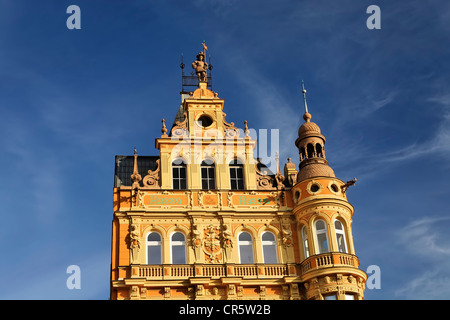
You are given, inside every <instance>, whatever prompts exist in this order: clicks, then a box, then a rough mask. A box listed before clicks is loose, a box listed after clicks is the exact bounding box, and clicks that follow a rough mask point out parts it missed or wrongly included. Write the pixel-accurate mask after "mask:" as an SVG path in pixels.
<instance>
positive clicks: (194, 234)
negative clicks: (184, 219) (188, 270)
mask: <svg viewBox="0 0 450 320" xmlns="http://www.w3.org/2000/svg"><path fill="white" fill-rule="evenodd" d="M191 246H192V249H194V255H195V260H196V261H198V260H200V248H201V247H202V236H201V233H200V230H198V225H197V224H193V225H192V231H191Z"/></svg>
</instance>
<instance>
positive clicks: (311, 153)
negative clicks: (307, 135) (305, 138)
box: [306, 143, 315, 158]
mask: <svg viewBox="0 0 450 320" xmlns="http://www.w3.org/2000/svg"><path fill="white" fill-rule="evenodd" d="M306 151H307V152H308V158H312V157H314V153H315V152H314V145H313V144H311V143H308V144H307V145H306Z"/></svg>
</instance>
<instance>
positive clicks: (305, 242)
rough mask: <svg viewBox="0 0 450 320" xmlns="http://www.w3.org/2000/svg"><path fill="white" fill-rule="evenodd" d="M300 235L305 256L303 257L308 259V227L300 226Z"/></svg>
mask: <svg viewBox="0 0 450 320" xmlns="http://www.w3.org/2000/svg"><path fill="white" fill-rule="evenodd" d="M301 235H302V244H303V254H304V256H305V259H308V258H309V256H310V254H309V241H308V229H307V228H306V226H303V227H302V230H301Z"/></svg>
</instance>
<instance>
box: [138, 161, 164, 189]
mask: <svg viewBox="0 0 450 320" xmlns="http://www.w3.org/2000/svg"><path fill="white" fill-rule="evenodd" d="M160 163H161V159H158V160H156V164H157V165H158V167H157V168H156V169H155V171H152V170H148V174H147V175H146V176H145V177H144V179H143V180H142V184H143V185H144V188H150V189H160V186H159V178H160Z"/></svg>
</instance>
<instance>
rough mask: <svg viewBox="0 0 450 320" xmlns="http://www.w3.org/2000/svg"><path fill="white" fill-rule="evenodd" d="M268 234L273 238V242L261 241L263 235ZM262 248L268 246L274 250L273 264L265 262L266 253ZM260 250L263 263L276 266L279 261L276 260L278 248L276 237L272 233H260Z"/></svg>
mask: <svg viewBox="0 0 450 320" xmlns="http://www.w3.org/2000/svg"><path fill="white" fill-rule="evenodd" d="M266 233H268V234H270V235H272V236H273V240H263V237H264V235H265V234H266ZM264 246H266V247H269V246H273V247H274V249H275V262H267V261H266V252H265V251H264ZM261 249H262V258H263V263H267V264H277V263H279V259H278V246H277V236H276V235H275V234H274V233H273V232H272V231H269V230H267V231H264V232H262V233H261Z"/></svg>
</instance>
